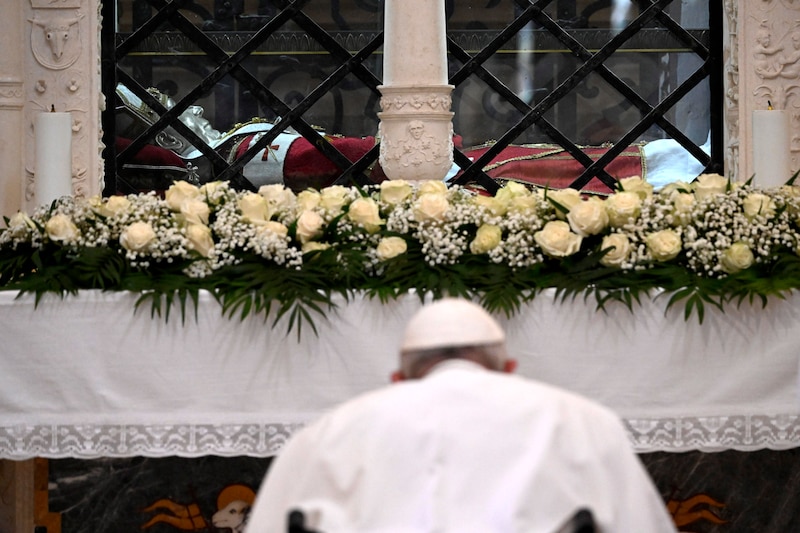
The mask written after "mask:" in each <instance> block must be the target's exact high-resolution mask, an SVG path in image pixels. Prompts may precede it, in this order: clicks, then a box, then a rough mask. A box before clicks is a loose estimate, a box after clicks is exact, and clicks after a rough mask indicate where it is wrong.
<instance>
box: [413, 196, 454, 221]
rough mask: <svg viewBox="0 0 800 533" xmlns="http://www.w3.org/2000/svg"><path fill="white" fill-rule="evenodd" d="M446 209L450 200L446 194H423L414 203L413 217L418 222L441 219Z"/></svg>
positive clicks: (448, 207)
mask: <svg viewBox="0 0 800 533" xmlns="http://www.w3.org/2000/svg"><path fill="white" fill-rule="evenodd" d="M448 209H450V202H449V201H448V200H447V195H446V194H433V193H431V194H424V195H422V196H420V197H419V198H417V201H416V202H415V203H414V218H415V219H416V220H417V221H418V222H425V221H428V220H441V219H442V218H444V215H445V213H447V210H448Z"/></svg>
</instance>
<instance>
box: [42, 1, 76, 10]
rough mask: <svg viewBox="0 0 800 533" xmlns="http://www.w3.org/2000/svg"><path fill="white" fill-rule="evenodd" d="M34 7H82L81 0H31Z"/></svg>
mask: <svg viewBox="0 0 800 533" xmlns="http://www.w3.org/2000/svg"><path fill="white" fill-rule="evenodd" d="M31 7H33V8H34V9H63V8H78V7H81V0H31Z"/></svg>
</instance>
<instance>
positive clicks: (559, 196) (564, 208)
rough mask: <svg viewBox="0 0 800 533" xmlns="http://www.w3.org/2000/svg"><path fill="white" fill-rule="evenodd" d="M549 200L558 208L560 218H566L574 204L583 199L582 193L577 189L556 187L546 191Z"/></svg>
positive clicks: (557, 212)
mask: <svg viewBox="0 0 800 533" xmlns="http://www.w3.org/2000/svg"><path fill="white" fill-rule="evenodd" d="M545 195H546V197H547V201H548V202H550V204H551V205H552V206H553V207H555V208H556V214H557V215H558V218H561V219H564V218H566V217H567V213H568V212H569V210H570V209H572V207H573V206H574V205H576V204H577V203H578V202H580V201H581V193H579V192H578V191H577V190H575V189H555V190H552V191H546V192H545Z"/></svg>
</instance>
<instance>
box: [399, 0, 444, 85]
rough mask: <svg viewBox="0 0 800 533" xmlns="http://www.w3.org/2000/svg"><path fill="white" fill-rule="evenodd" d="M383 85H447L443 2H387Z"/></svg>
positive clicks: (440, 0)
mask: <svg viewBox="0 0 800 533" xmlns="http://www.w3.org/2000/svg"><path fill="white" fill-rule="evenodd" d="M384 12H385V13H386V23H385V24H384V37H383V84H384V85H390V86H425V85H447V39H446V36H445V12H444V0H386V5H385V11H384Z"/></svg>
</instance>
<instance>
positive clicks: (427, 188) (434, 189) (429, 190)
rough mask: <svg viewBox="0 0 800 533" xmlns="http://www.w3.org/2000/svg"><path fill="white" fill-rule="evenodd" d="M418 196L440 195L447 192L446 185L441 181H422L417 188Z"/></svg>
mask: <svg viewBox="0 0 800 533" xmlns="http://www.w3.org/2000/svg"><path fill="white" fill-rule="evenodd" d="M417 190H418V194H420V195H423V194H442V193H446V192H447V185H445V183H444V182H443V181H436V180H431V181H424V182H422V185H420V186H419V189H417Z"/></svg>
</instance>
